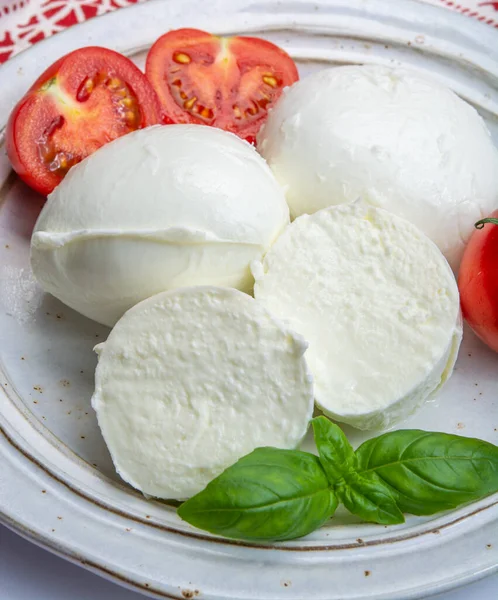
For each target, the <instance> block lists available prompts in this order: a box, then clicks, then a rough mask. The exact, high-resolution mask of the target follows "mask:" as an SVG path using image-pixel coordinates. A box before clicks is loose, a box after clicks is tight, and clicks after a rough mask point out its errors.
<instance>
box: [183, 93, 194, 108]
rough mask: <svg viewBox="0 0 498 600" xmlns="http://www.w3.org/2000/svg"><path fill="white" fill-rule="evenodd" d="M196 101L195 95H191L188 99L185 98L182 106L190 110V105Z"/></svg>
mask: <svg viewBox="0 0 498 600" xmlns="http://www.w3.org/2000/svg"><path fill="white" fill-rule="evenodd" d="M196 102H197V97H196V96H192V98H190V99H189V100H187V101H186V102H184V103H183V106H184V107H185V108H186V109H187V110H190V109H191V108H192V106H194V104H195V103H196Z"/></svg>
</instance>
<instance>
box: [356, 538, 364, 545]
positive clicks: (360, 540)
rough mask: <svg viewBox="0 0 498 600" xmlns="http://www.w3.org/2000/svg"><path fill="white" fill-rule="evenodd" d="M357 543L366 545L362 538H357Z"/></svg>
mask: <svg viewBox="0 0 498 600" xmlns="http://www.w3.org/2000/svg"><path fill="white" fill-rule="evenodd" d="M356 541H357V542H358V544H364V543H365V542H364V541H363V540H362V539H361V538H356Z"/></svg>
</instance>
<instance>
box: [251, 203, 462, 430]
mask: <svg viewBox="0 0 498 600" xmlns="http://www.w3.org/2000/svg"><path fill="white" fill-rule="evenodd" d="M253 272H254V273H255V276H256V284H255V287H254V294H255V298H256V299H257V300H258V301H259V302H261V303H262V304H264V305H265V306H266V307H267V308H268V309H269V310H270V311H271V312H272V313H273V314H274V315H276V316H277V317H279V318H281V319H283V320H284V321H285V322H286V323H288V324H289V326H290V327H291V328H293V329H294V330H295V331H297V332H298V333H300V334H301V335H302V336H303V337H304V338H305V339H306V340H307V341H308V342H309V344H310V347H309V350H308V352H307V353H306V358H307V361H308V364H309V366H310V370H311V372H312V374H313V378H314V382H315V399H316V402H317V404H318V406H319V407H320V408H321V409H322V410H323V411H324V412H325V413H326V414H327V415H329V416H331V417H333V418H334V419H336V420H338V421H342V422H344V423H349V424H350V425H353V426H355V427H358V428H360V429H378V428H386V427H390V426H392V425H393V424H394V423H396V422H398V421H399V420H401V419H403V418H405V417H407V416H408V415H410V414H411V413H413V412H414V411H415V410H416V409H417V407H419V406H420V405H421V404H422V402H423V401H424V400H426V399H427V398H429V397H431V396H432V395H433V394H434V393H435V392H436V391H437V390H438V389H439V387H440V386H441V385H442V384H443V383H444V381H445V380H446V379H447V378H448V377H449V376H450V374H451V372H452V370H453V366H454V363H455V360H456V356H457V353H458V348H459V346H460V341H461V337H462V325H461V317H460V309H459V296H458V288H457V285H456V282H455V278H454V276H453V273H452V271H451V269H450V267H449V265H448V263H447V262H446V260H445V259H444V257H443V255H442V254H441V253H440V251H439V250H438V248H437V247H436V246H435V245H434V244H433V242H431V241H430V240H429V239H428V238H427V237H426V236H425V235H424V234H423V233H422V232H420V231H419V230H418V229H417V228H416V227H415V226H414V225H412V224H411V223H409V222H408V221H405V220H404V219H401V218H400V217H397V216H395V215H393V214H391V213H389V212H387V211H384V210H381V209H376V208H373V207H366V206H364V205H360V204H356V205H348V206H340V207H331V208H327V209H323V210H321V211H319V212H317V213H315V214H314V215H311V216H309V215H303V216H301V217H299V218H297V219H296V220H295V221H294V222H293V223H292V225H290V227H289V228H287V230H286V231H285V232H284V233H283V234H282V236H281V237H280V238H279V239H278V240H277V242H276V243H275V245H274V246H273V247H272V248H271V249H270V251H269V252H268V254H267V255H266V257H265V259H264V261H263V263H256V264H255V265H254V266H253Z"/></svg>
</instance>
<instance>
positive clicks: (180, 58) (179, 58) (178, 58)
mask: <svg viewBox="0 0 498 600" xmlns="http://www.w3.org/2000/svg"><path fill="white" fill-rule="evenodd" d="M173 60H174V61H175V62H177V63H180V64H181V65H188V64H189V62H190V61H191V60H192V59H191V58H190V56H189V55H188V54H185V53H184V52H175V54H173Z"/></svg>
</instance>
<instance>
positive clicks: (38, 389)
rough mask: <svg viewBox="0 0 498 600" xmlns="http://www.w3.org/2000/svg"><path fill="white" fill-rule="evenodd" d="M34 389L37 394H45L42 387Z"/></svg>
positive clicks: (34, 387)
mask: <svg viewBox="0 0 498 600" xmlns="http://www.w3.org/2000/svg"><path fill="white" fill-rule="evenodd" d="M33 389H34V390H35V391H37V392H39V393H40V394H43V388H42V386H41V385H34V386H33Z"/></svg>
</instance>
